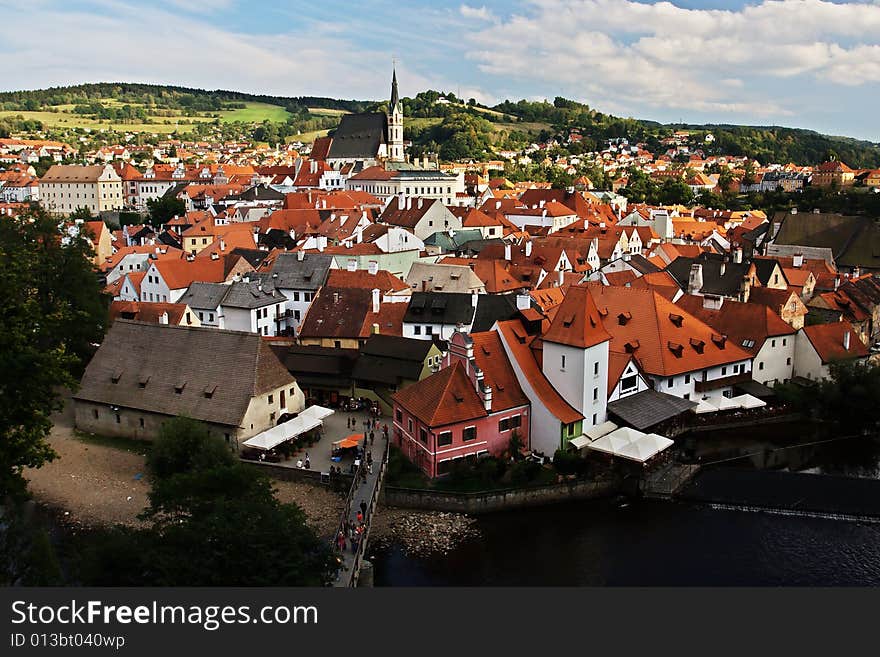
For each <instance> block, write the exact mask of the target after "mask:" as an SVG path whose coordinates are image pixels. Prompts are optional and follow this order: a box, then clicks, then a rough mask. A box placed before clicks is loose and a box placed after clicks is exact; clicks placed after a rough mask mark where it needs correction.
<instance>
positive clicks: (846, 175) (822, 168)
mask: <svg viewBox="0 0 880 657" xmlns="http://www.w3.org/2000/svg"><path fill="white" fill-rule="evenodd" d="M855 177H856V172H855V171H853V170H852V169H850V168H849V167H848V166H847V165H846V164H844V163H843V162H840V161H838V160H832V161H831V162H825V163H823V164H820V165H819V166H818V167H816V168H815V169H814V170H813V185H814V186H816V187H831V186H832V185H834V184H836V185H837V186H838V187H847V186H849V185H852V184H853V182H854V181H855Z"/></svg>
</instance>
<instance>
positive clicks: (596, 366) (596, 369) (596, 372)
mask: <svg viewBox="0 0 880 657" xmlns="http://www.w3.org/2000/svg"><path fill="white" fill-rule="evenodd" d="M593 376H599V363H593Z"/></svg>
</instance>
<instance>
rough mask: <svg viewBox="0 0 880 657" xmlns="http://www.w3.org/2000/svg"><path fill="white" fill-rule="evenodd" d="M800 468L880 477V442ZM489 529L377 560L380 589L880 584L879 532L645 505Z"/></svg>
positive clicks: (499, 519)
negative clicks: (436, 548) (426, 552)
mask: <svg viewBox="0 0 880 657" xmlns="http://www.w3.org/2000/svg"><path fill="white" fill-rule="evenodd" d="M791 457H792V464H793V466H792V467H791V469H792V470H798V471H806V472H812V473H816V476H821V475H822V474H834V475H845V476H860V477H870V478H877V477H878V472H880V469H878V467H877V463H878V462H880V448H878V447H877V443H873V444H872V445H870V446H865V445H864V444H860V445H859V446H857V447H855V448H854V447H853V446H852V445H851V444H850V445H846V444H840V445H835V446H833V447H831V448H826V449H823V450H819V451H817V450H815V449H810V450H807V454H806V455H804V453H802V452H792V454H791ZM741 465H742V464H741ZM478 525H479V529H480V536H479V538H475V539H470V540H468V541H467V542H465V543H463V544H461V545H460V546H459V547H458V548H457V549H455V550H454V551H452V552H451V553H449V554H446V555H442V556H437V557H432V558H420V557H413V556H410V555H407V554H405V553H404V552H403V551H402V550H401V549H400V548H399V547H395V546H392V547H390V548H387V549H385V550H383V551H380V552H376V553H374V554H373V555H371V557H370V558H371V559H372V561H373V563H374V564H375V583H376V585H377V586H493V585H494V586H508V585H522V586H537V585H551V586H553V585H556V586H606V585H610V586H636V585H643V586H700V585H705V586H779V585H795V586H797V585H814V586H858V585H862V586H864V585H880V523H858V522H848V521H839V520H825V519H817V518H809V517H799V516H787V515H777V514H771V513H763V512H745V511H727V510H714V509H711V508H708V507H705V506H700V505H693V504H688V503H682V502H662V501H649V500H642V501H637V502H635V503H632V504H629V505H628V506H626V507H623V508H621V507H619V506H618V505H617V504H615V503H612V502H610V501H592V502H578V503H571V504H564V505H557V506H549V507H543V508H537V509H528V510H521V511H509V512H504V513H497V514H492V515H487V516H482V517H480V519H479V521H478Z"/></svg>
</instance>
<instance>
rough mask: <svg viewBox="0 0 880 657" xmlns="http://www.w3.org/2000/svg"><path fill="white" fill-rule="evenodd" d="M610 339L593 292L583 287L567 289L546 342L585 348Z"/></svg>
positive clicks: (546, 336)
mask: <svg viewBox="0 0 880 657" xmlns="http://www.w3.org/2000/svg"><path fill="white" fill-rule="evenodd" d="M610 339H611V336H610V335H609V333H608V331H606V330H605V327H604V326H603V324H602V317H601V315H600V314H599V309H598V308H597V307H596V304H595V302H594V301H593V295H592V294H591V293H590V289H589V288H587V287H586V286H581V285H572V286H571V287H570V288H568V292H566V294H565V299H564V300H563V301H562V304H561V305H560V306H559V308H558V309H557V311H556V317H555V318H554V319H553V322H552V323H551V324H550V328H549V329H548V330H547V332H546V333H545V334H544V342H556V343H558V344H564V345H568V346H569V347H581V348H583V349H586V348H588V347H592V346H595V345H597V344H600V343H602V342H605V341H606V340H610Z"/></svg>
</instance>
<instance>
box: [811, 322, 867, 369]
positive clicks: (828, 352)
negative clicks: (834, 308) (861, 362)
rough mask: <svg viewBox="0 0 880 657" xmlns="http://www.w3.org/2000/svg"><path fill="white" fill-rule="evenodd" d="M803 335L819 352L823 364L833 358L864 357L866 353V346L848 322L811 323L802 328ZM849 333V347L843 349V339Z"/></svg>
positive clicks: (833, 359)
mask: <svg viewBox="0 0 880 657" xmlns="http://www.w3.org/2000/svg"><path fill="white" fill-rule="evenodd" d="M803 331H804V335H806V336H807V339H808V340H809V341H810V344H812V345H813V349H815V350H816V353H817V354H819V358H821V359H822V363H823V364H827V363H830V362H832V361H835V360H847V359H850V358H864V357H865V356H867V355H868V347H867V346H866V345H865V343H864V342H862V341H861V339H859V335H858V333H856V332H855V330H854V329H853V327H852V324H850V323H849V322H846V321H844V322H831V323H830V324H813V325H812V326H805V327H804V328H803ZM847 333H848V334H849V349H844V347H843V340H844V336H845V335H846V334H847Z"/></svg>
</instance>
